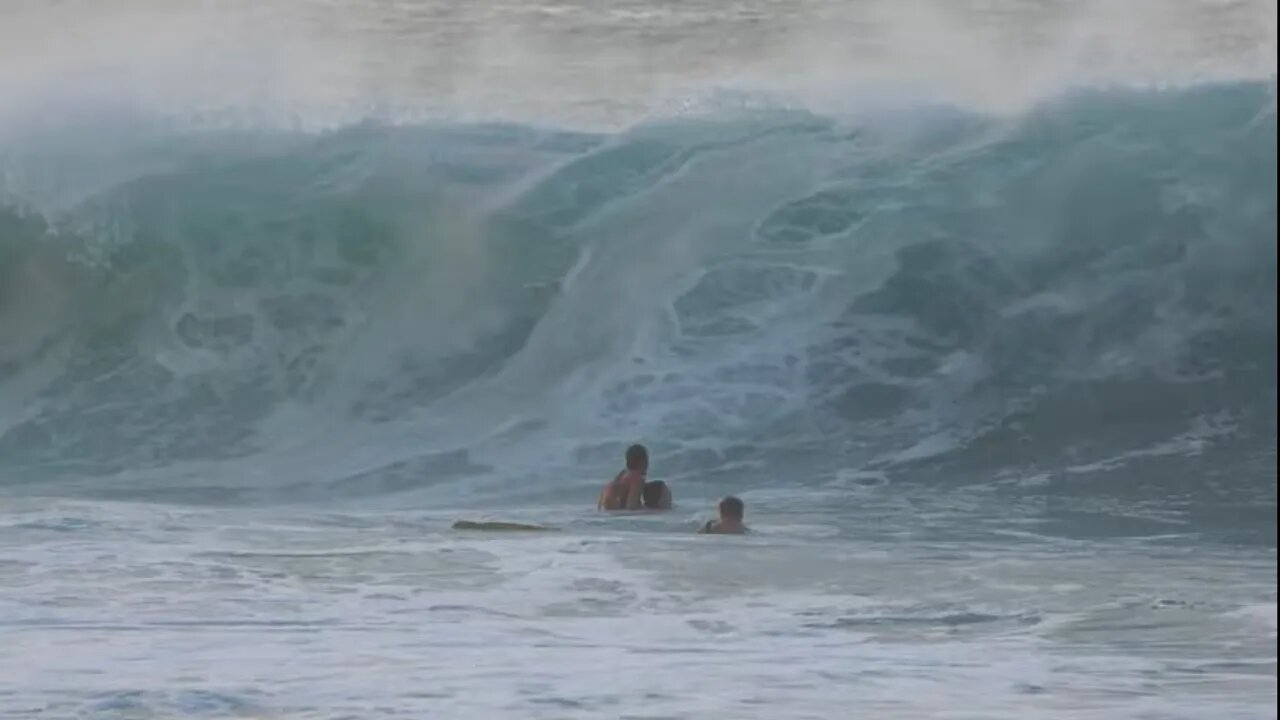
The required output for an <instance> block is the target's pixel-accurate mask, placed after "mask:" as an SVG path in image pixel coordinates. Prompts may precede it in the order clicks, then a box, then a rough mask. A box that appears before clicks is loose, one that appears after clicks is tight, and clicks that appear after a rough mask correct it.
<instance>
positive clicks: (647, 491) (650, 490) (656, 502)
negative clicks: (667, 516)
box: [640, 480, 671, 510]
mask: <svg viewBox="0 0 1280 720" xmlns="http://www.w3.org/2000/svg"><path fill="white" fill-rule="evenodd" d="M640 499H641V500H642V501H643V502H644V506H645V507H646V508H648V509H650V510H666V509H668V508H670V507H671V493H670V492H669V491H668V490H667V484H666V483H664V482H662V481H661V480H650V481H649V482H647V483H645V484H644V490H642V491H641V493H640Z"/></svg>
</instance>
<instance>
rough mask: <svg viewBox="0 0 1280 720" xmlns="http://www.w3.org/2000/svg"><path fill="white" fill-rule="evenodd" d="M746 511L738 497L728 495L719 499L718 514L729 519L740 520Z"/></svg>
mask: <svg viewBox="0 0 1280 720" xmlns="http://www.w3.org/2000/svg"><path fill="white" fill-rule="evenodd" d="M746 512H747V509H746V507H745V506H744V505H743V504H742V501H741V500H739V499H738V498H736V497H734V496H732V495H730V496H729V497H727V498H725V499H723V500H721V501H720V515H721V517H727V518H729V519H730V520H741V519H742V516H743V515H745V514H746Z"/></svg>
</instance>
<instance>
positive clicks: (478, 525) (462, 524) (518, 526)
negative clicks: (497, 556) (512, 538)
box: [453, 520, 559, 532]
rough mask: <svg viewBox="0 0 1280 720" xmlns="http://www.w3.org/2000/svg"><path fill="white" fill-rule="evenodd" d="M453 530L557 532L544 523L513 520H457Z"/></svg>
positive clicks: (556, 529)
mask: <svg viewBox="0 0 1280 720" xmlns="http://www.w3.org/2000/svg"><path fill="white" fill-rule="evenodd" d="M453 529H454V530H496V531H506V532H558V531H559V529H558V528H553V527H546V526H545V525H526V524H524V523H513V522H473V521H471V520H459V521H458V522H456V523H454V524H453Z"/></svg>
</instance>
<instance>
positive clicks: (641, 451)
mask: <svg viewBox="0 0 1280 720" xmlns="http://www.w3.org/2000/svg"><path fill="white" fill-rule="evenodd" d="M627 469H628V470H636V471H639V472H645V471H647V470H648V469H649V451H648V450H646V449H645V447H644V446H643V445H632V446H631V447H629V448H627Z"/></svg>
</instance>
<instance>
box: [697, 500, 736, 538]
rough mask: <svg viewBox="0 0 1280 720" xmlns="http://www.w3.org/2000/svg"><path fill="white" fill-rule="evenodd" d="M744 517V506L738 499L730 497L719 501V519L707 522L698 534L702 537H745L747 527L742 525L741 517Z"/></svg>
mask: <svg viewBox="0 0 1280 720" xmlns="http://www.w3.org/2000/svg"><path fill="white" fill-rule="evenodd" d="M744 515H746V506H744V505H743V504H742V501H741V500H739V499H738V498H736V497H734V496H732V495H730V496H729V497H727V498H725V499H723V500H721V501H720V519H719V520H708V521H707V524H706V525H703V526H702V528H701V529H700V530H698V533H699V534H702V535H745V534H746V533H747V532H748V531H747V526H746V525H743V524H742V517H743V516H744Z"/></svg>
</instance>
